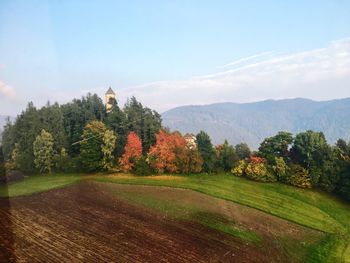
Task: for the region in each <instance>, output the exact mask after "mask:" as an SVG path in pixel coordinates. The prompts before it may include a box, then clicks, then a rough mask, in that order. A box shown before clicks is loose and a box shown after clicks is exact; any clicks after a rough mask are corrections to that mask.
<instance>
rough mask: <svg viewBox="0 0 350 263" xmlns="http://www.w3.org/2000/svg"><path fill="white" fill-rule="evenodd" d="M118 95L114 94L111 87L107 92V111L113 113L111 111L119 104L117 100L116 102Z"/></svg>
mask: <svg viewBox="0 0 350 263" xmlns="http://www.w3.org/2000/svg"><path fill="white" fill-rule="evenodd" d="M115 97H116V94H115V93H114V91H113V90H112V88H111V87H109V89H108V90H107V92H106V94H105V98H106V111H107V113H108V112H111V110H112V109H113V107H114V106H115V105H116V104H117V100H116V98H115Z"/></svg>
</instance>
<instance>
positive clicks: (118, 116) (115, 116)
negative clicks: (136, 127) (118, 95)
mask: <svg viewBox="0 0 350 263" xmlns="http://www.w3.org/2000/svg"><path fill="white" fill-rule="evenodd" d="M105 123H106V126H107V127H108V128H109V129H112V130H113V131H114V134H115V135H116V137H117V141H116V145H117V147H116V148H115V150H114V154H115V155H116V156H118V157H120V156H122V154H123V152H124V148H125V145H126V142H127V137H128V127H127V126H128V125H127V121H126V115H125V113H124V112H123V111H122V110H121V109H120V108H119V107H118V105H115V106H114V107H113V108H112V111H111V112H109V113H108V115H107V117H106V119H105Z"/></svg>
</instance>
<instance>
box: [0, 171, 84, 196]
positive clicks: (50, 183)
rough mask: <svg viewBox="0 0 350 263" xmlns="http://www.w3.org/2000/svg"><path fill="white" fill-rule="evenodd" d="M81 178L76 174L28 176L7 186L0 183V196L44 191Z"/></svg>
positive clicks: (76, 181)
mask: <svg viewBox="0 0 350 263" xmlns="http://www.w3.org/2000/svg"><path fill="white" fill-rule="evenodd" d="M81 178H82V177H81V176H80V175H78V174H69V175H63V174H53V175H46V176H28V177H26V178H25V179H24V180H23V181H19V182H12V183H10V184H9V185H7V186H4V185H2V186H1V185H0V197H16V196H25V195H31V194H33V193H40V192H45V191H48V190H51V189H56V188H61V187H65V186H69V185H73V184H76V183H79V181H80V180H81Z"/></svg>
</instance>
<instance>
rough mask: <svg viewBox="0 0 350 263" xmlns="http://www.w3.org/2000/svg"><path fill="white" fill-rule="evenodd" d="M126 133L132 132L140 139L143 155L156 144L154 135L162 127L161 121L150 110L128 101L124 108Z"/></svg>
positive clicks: (159, 117) (133, 99)
mask: <svg viewBox="0 0 350 263" xmlns="http://www.w3.org/2000/svg"><path fill="white" fill-rule="evenodd" d="M123 111H124V114H125V116H126V123H127V133H129V132H131V131H133V132H136V134H137V135H138V136H139V137H140V139H141V142H142V151H143V154H146V153H147V152H148V150H149V149H150V147H151V146H152V145H154V144H155V142H156V135H157V134H158V132H159V131H160V129H161V127H162V125H161V124H162V119H161V116H160V114H159V113H158V112H156V111H154V110H151V109H149V108H147V107H143V105H142V104H141V103H140V102H138V101H137V100H136V98H135V97H132V98H131V99H128V101H127V102H126V104H125V106H124V110H123Z"/></svg>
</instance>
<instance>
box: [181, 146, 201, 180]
mask: <svg viewBox="0 0 350 263" xmlns="http://www.w3.org/2000/svg"><path fill="white" fill-rule="evenodd" d="M202 165H203V159H202V157H201V155H200V154H199V152H198V150H197V149H193V148H189V147H183V148H177V149H176V166H177V168H178V171H179V172H181V173H185V174H190V173H199V172H200V171H201V170H202Z"/></svg>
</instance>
